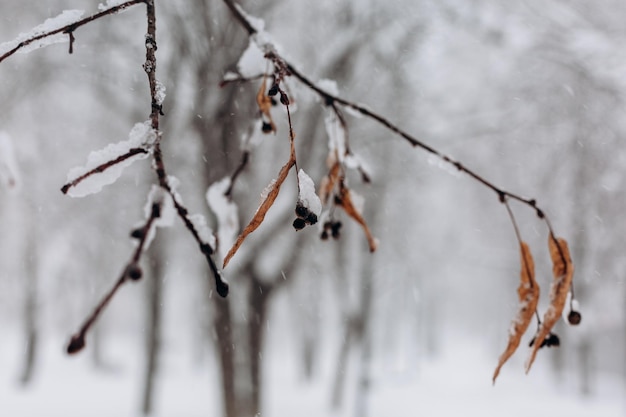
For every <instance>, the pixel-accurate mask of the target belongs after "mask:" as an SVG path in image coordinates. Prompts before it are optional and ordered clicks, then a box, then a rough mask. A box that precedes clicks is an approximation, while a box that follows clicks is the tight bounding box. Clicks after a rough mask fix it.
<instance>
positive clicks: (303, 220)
mask: <svg viewBox="0 0 626 417" xmlns="http://www.w3.org/2000/svg"><path fill="white" fill-rule="evenodd" d="M296 216H297V217H296V219H295V220H294V221H293V228H294V229H296V230H302V229H304V228H305V227H306V226H307V225H309V224H315V223H317V215H316V214H315V213H313V212H312V211H311V210H309V208H308V207H306V206H305V205H304V204H302V201H298V202H297V203H296Z"/></svg>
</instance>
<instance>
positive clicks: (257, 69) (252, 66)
mask: <svg viewBox="0 0 626 417" xmlns="http://www.w3.org/2000/svg"><path fill="white" fill-rule="evenodd" d="M266 68H267V62H266V60H265V53H264V52H263V51H262V50H261V49H260V48H259V46H258V45H257V43H256V42H255V41H254V40H252V39H250V44H249V45H248V48H246V50H245V51H244V52H243V54H242V55H241V58H239V62H238V63H237V70H238V71H239V74H241V76H242V77H245V78H249V77H255V76H257V75H259V74H263V73H264V72H265V69H266Z"/></svg>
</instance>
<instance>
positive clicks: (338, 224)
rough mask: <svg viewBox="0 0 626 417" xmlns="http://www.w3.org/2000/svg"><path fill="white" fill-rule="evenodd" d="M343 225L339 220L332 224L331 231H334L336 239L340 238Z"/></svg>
mask: <svg viewBox="0 0 626 417" xmlns="http://www.w3.org/2000/svg"><path fill="white" fill-rule="evenodd" d="M341 226H342V224H341V222H339V221H337V222H334V223H333V224H332V226H331V232H332V235H333V238H334V239H339V236H341V233H340V230H341Z"/></svg>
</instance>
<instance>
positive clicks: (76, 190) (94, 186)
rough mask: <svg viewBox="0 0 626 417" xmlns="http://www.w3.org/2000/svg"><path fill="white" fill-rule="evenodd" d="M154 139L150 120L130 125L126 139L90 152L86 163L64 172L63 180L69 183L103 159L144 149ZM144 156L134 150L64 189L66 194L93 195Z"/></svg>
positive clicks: (74, 195) (72, 195) (101, 163)
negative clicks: (122, 158) (65, 175)
mask: <svg viewBox="0 0 626 417" xmlns="http://www.w3.org/2000/svg"><path fill="white" fill-rule="evenodd" d="M155 140H156V133H155V131H154V130H153V129H152V126H151V125H150V121H145V122H143V123H137V124H135V126H134V127H133V128H132V130H131V131H130V133H129V135H128V140H126V141H122V142H118V143H112V144H109V145H107V146H106V147H105V148H104V149H101V150H99V151H93V152H91V153H90V154H89V156H88V157H87V163H86V164H85V165H84V166H82V167H75V168H72V169H71V170H70V171H69V172H68V173H67V182H68V183H70V182H72V181H73V180H74V179H76V178H78V177H80V176H82V175H85V174H86V173H88V172H89V171H91V170H93V169H94V168H96V167H98V166H101V165H103V164H106V163H107V162H111V161H114V160H115V159H117V158H119V157H120V156H122V155H125V154H127V153H128V152H129V151H130V150H131V149H133V148H145V147H147V146H150V145H152V144H154V141H155ZM147 157H148V154H147V153H138V154H136V155H133V156H131V157H129V158H127V159H125V160H124V161H121V162H119V163H116V164H114V165H112V166H110V167H108V168H107V169H105V170H104V171H102V172H98V173H94V174H92V175H90V176H88V177H87V178H85V179H84V180H83V181H81V182H80V183H78V184H77V185H76V186H74V187H71V188H70V189H69V190H68V193H67V194H68V195H69V196H70V197H84V196H86V195H89V194H94V193H97V192H99V191H100V190H102V188H103V187H104V186H106V185H110V184H113V183H114V182H115V181H117V179H118V178H119V177H120V176H121V175H122V172H123V171H124V168H126V167H127V166H129V165H131V164H132V163H133V162H135V161H138V160H140V159H145V158H147Z"/></svg>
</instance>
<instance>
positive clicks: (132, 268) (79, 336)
mask: <svg viewBox="0 0 626 417" xmlns="http://www.w3.org/2000/svg"><path fill="white" fill-rule="evenodd" d="M160 213H161V207H160V205H159V204H157V203H155V204H153V206H152V211H151V213H150V217H149V218H148V220H146V223H145V224H144V226H143V227H142V228H141V230H142V233H141V235H140V240H139V244H138V245H137V247H136V248H135V251H134V252H133V255H132V257H131V258H130V260H129V261H128V263H127V264H126V266H125V267H124V270H123V271H122V273H121V274H120V277H119V278H118V279H117V281H116V282H115V285H114V286H113V288H111V289H110V290H109V292H108V293H106V295H105V296H104V297H103V298H102V300H101V301H100V302H99V303H98V305H97V306H96V308H95V309H94V310H93V312H92V313H91V314H90V315H89V316H88V317H87V319H86V320H85V322H84V323H83V325H82V326H81V327H80V330H79V331H78V332H76V333H74V335H72V338H71V339H70V343H69V345H68V346H67V353H69V354H74V353H78V352H80V351H81V350H82V349H83V348H84V347H85V336H86V335H87V332H88V331H89V329H91V327H92V326H93V325H94V324H95V322H96V320H97V319H98V317H100V314H102V312H103V311H104V309H105V308H106V306H108V305H109V303H110V302H111V300H112V299H113V296H114V295H115V294H116V293H117V291H118V290H119V289H120V288H121V287H122V285H123V284H124V283H126V282H127V281H128V280H129V279H131V280H134V281H136V280H138V279H140V278H141V269H140V268H139V260H140V259H141V255H142V253H143V248H144V247H145V245H146V240H147V239H148V236H149V235H150V229H151V228H152V226H153V223H154V220H155V219H157V218H158V217H160V215H161V214H160Z"/></svg>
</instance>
